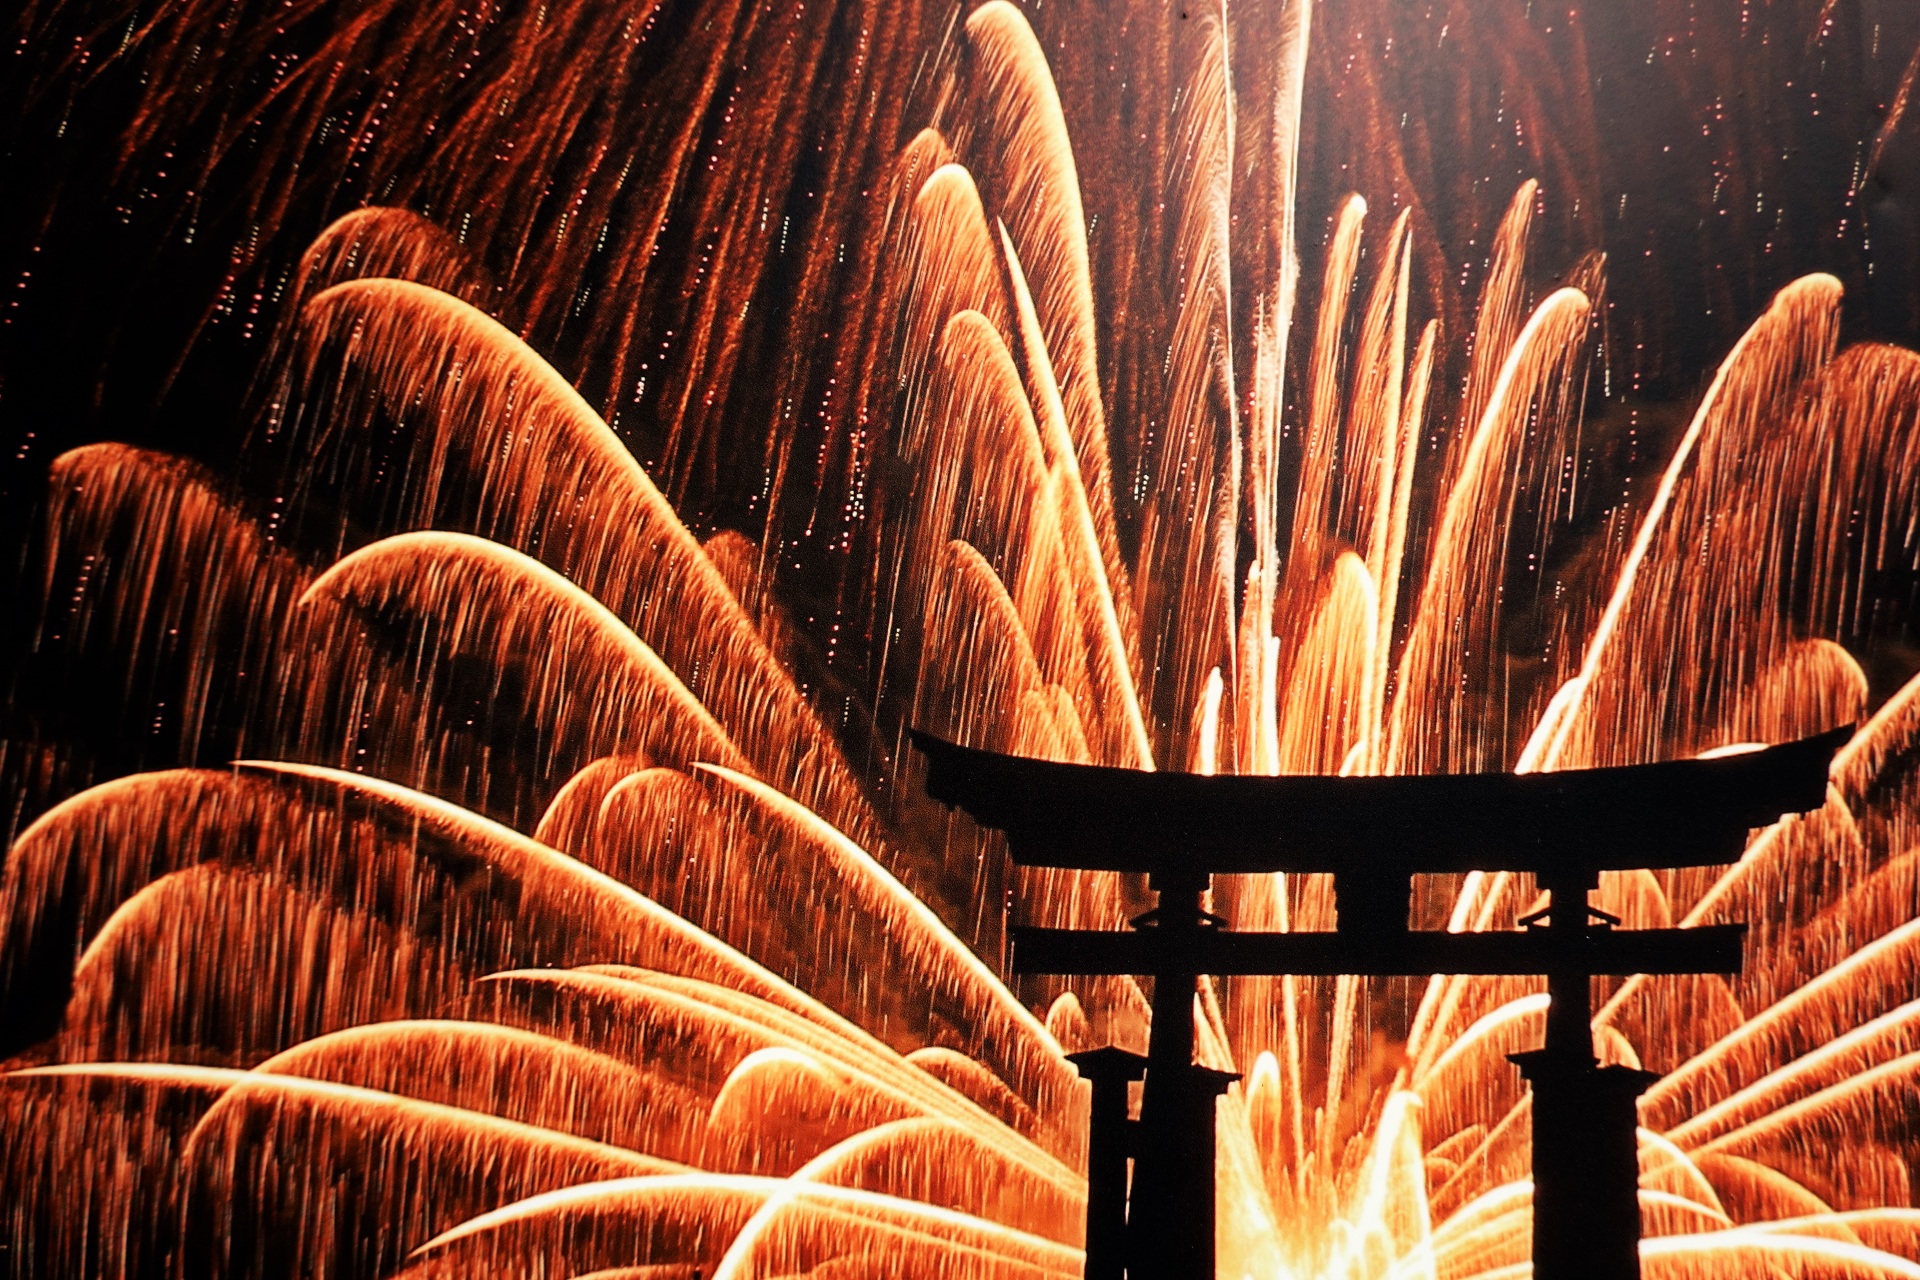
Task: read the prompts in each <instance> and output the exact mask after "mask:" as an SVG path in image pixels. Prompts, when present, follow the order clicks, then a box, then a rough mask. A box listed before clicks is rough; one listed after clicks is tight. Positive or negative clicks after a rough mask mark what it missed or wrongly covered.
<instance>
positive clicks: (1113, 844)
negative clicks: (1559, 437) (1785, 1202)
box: [913, 727, 1853, 1280]
mask: <svg viewBox="0 0 1920 1280" xmlns="http://www.w3.org/2000/svg"><path fill="white" fill-rule="evenodd" d="M1852 732H1853V731H1852V729H1851V728H1850V727H1848V728H1839V729H1834V730H1831V731H1830V732H1827V733H1824V734H1821V735H1819V736H1817V737H1812V738H1805V739H1802V740H1800V741H1798V742H1792V743H1787V744H1785V745H1783V746H1777V747H1768V748H1765V749H1763V750H1758V751H1753V752H1748V753H1745V754H1741V755H1732V756H1723V757H1720V758H1717V759H1712V760H1682V761H1674V762H1671V763H1665V764H1649V765H1635V766H1631V767H1628V768H1615V769H1586V770H1569V771H1566V772H1561V773H1544V774H1527V775H1517V774H1459V775H1434V776H1422V777H1389V778H1328V777H1279V778H1264V777H1211V776H1201V775H1198V774H1177V773H1145V772H1139V771H1135V770H1129V769H1109V768H1100V767H1096V766H1091V765H1074V764H1061V763H1057V762H1054V761H1046V760H1030V759H1025V758H1022V757H1017V756H1007V755H1000V754H997V753H994V752H989V751H977V750H974V749H972V748H968V747H961V746H956V745H955V744H953V743H950V742H945V741H943V740H941V739H939V738H935V737H932V736H931V735H928V734H924V733H915V734H914V735H913V740H914V743H915V745H917V746H918V747H919V748H920V750H921V751H922V752H923V753H924V754H925V755H926V757H927V760H928V766H929V767H928V770H927V794H928V795H930V796H931V797H933V798H934V799H936V800H939V801H942V802H944V803H946V804H949V805H952V806H954V807H957V808H959V809H961V810H963V811H965V812H966V813H967V814H969V815H970V816H971V817H972V818H973V819H974V821H976V822H978V823H979V824H980V825H982V826H984V827H990V828H994V829H997V830H1000V831H1003V832H1005V833H1006V836H1007V846H1008V849H1009V851H1010V853H1011V855H1012V857H1013V859H1014V861H1015V862H1018V863H1021V864H1023V865H1026V866H1045V867H1072V868H1080V869H1084V870H1107V871H1127V872H1135V873H1145V874H1146V875H1147V876H1148V877H1149V880H1148V883H1149V886H1150V887H1151V888H1152V889H1153V890H1155V891H1156V892H1157V893H1158V894H1159V897H1160V901H1159V905H1158V906H1157V907H1156V908H1155V909H1154V910H1152V911H1150V912H1147V913H1146V914H1145V915H1143V916H1140V917H1138V918H1136V919H1135V920H1134V921H1133V926H1134V927H1133V930H1132V931H1131V932H1121V931H1098V930H1074V929H1015V930H1014V931H1013V968H1014V970H1015V972H1017V973H1056V974H1057V973H1079V974H1143V975H1150V976H1151V977H1152V978H1153V1027H1152V1032H1151V1035H1150V1037H1149V1043H1148V1047H1147V1056H1146V1058H1145V1059H1144V1061H1143V1060H1142V1059H1141V1058H1139V1057H1138V1056H1137V1055H1134V1054H1128V1053H1123V1052H1122V1051H1120V1050H1117V1049H1100V1050H1094V1051H1092V1052H1090V1053H1084V1054H1075V1055H1074V1058H1073V1060H1074V1062H1075V1064H1076V1065H1077V1066H1079V1068H1080V1071H1081V1074H1082V1075H1084V1076H1087V1077H1088V1078H1089V1079H1091V1080H1092V1081H1093V1093H1094V1100H1093V1117H1092V1131H1091V1134H1090V1139H1091V1140H1090V1142H1089V1145H1088V1184H1089V1194H1088V1199H1087V1271H1086V1274H1087V1276H1088V1280H1114V1278H1115V1277H1118V1276H1120V1275H1121V1274H1122V1271H1123V1270H1124V1273H1125V1274H1126V1276H1128V1277H1129V1278H1130V1280H1194V1278H1195V1277H1200V1278H1210V1277H1211V1276H1212V1275H1213V1257H1214V1185H1213V1159H1214V1121H1213V1110H1214V1100H1215V1099H1216V1098H1218V1097H1219V1095H1220V1094H1221V1093H1223V1092H1224V1091H1225V1090H1226V1087H1227V1085H1228V1083H1230V1082H1231V1081H1232V1080H1234V1079H1236V1078H1237V1077H1235V1076H1233V1075H1231V1074H1230V1073H1227V1072H1220V1071H1212V1070H1209V1069H1207V1068H1205V1067H1201V1066H1198V1065H1196V1064H1195V1063H1194V1061H1193V1048H1194V1026H1193V1000H1194V992H1195V989H1196V984H1197V982H1198V979H1199V976H1200V975H1201V974H1203V973H1207V974H1283V973H1294V974H1332V973H1350V974H1363V975H1376V976H1378V975H1392V974H1414V975H1423V974H1436V973H1501V974H1530V973H1537V974H1544V975H1546V978H1547V990H1548V995H1549V1004H1548V1011H1547V1030H1546V1036H1545V1044H1544V1046H1543V1047H1542V1048H1540V1049H1537V1050H1534V1051H1532V1052H1530V1053H1522V1054H1515V1055H1514V1056H1513V1061H1514V1062H1515V1063H1516V1064H1517V1065H1518V1066H1519V1067H1520V1070H1521V1074H1522V1075H1523V1076H1524V1077H1525V1078H1526V1079H1527V1081H1528V1082H1529V1083H1530V1084H1531V1086H1532V1090H1533V1169H1534V1199H1533V1206H1534V1231H1533V1262H1534V1276H1535V1278H1536V1280H1635V1278H1636V1277H1637V1276H1638V1275H1639V1269H1640V1263H1639V1239H1640V1211H1639V1201H1638V1192H1637V1182H1638V1164H1637V1160H1636V1156H1635V1150H1636V1141H1635V1133H1634V1130H1635V1099H1636V1098H1638V1097H1639V1095H1640V1094H1641V1092H1642V1091H1644V1090H1645V1089H1646V1087H1647V1086H1648V1085H1649V1084H1650V1083H1652V1081H1653V1080H1654V1079H1655V1078H1656V1077H1654V1076H1653V1075H1651V1074H1649V1073H1647V1072H1643V1071H1635V1070H1632V1069H1630V1068H1626V1067H1603V1066H1601V1065H1600V1064H1599V1061H1598V1059H1596V1058H1595V1057H1594V1053H1593V1036H1592V1029H1591V1019H1592V1013H1591V1009H1590V1008H1589V987H1590V985H1591V980H1592V979H1593V978H1594V977H1595V976H1597V975H1625V974H1633V973H1649V974H1661V973H1737V972H1738V971H1739V969H1740V967H1741V938H1742V935H1743V934H1744V932H1745V926H1744V925H1739V924H1730V925H1714V926H1706V927H1702V928H1693V929H1635V930H1616V929H1615V928H1614V927H1613V926H1614V925H1616V924H1618V923H1619V921H1618V920H1616V919H1615V918H1614V917H1612V916H1609V915H1607V914H1606V913H1605V912H1601V911H1597V910H1595V909H1593V908H1592V907H1591V906H1589V905H1588V902H1587V894H1588V893H1589V892H1590V891H1591V890H1592V889H1594V888H1596V887H1597V886H1598V884H1599V875H1600V872H1602V871H1623V870H1631V869H1636V868H1648V869H1670V868H1676V867H1690V866H1705V865H1710V864H1713V863H1721V862H1731V861H1733V860H1735V859H1736V858H1738V857H1739V856H1740V853H1741V851H1742V849H1743V848H1744V846H1745V843H1746V839H1747V834H1748V832H1749V831H1750V830H1751V829H1753V828H1754V827H1758V826H1763V825H1766V824H1768V823H1771V822H1773V821H1775V820H1776V819H1778V818H1780V817H1781V816H1782V815H1785V814H1789V813H1805V812H1808V811H1810V810H1814V809H1818V808H1820V807H1821V806H1822V805H1823V804H1824V803H1825V802H1826V788H1827V769H1828V765H1829V763H1830V762H1831V760H1832V758H1833V754H1834V752H1835V751H1837V750H1838V749H1839V748H1840V746H1841V744H1843V743H1844V742H1845V741H1846V740H1847V739H1848V738H1849V737H1850V736H1851V735H1852ZM1274 871H1287V872H1296V873H1297V872H1327V873H1331V874H1332V875H1333V878H1334V900H1335V904H1336V911H1337V923H1336V926H1335V928H1334V929H1333V930H1332V931H1331V932H1319V933H1236V932H1234V931H1232V930H1230V929H1227V928H1225V927H1224V926H1225V922H1224V921H1222V920H1220V919H1219V918H1218V917H1216V916H1213V915H1210V914H1209V913H1208V912H1207V911H1206V910H1205V909H1204V905H1203V897H1202V895H1203V894H1204V893H1205V892H1206V889H1207V887H1208V884H1209V881H1210V879H1211V877H1212V876H1213V875H1215V874H1219V873H1227V872H1242V873H1244V872H1274ZM1459 871H1513V872H1526V873H1531V874H1532V875H1534V876H1535V877H1536V879H1537V881H1538V883H1539V885H1540V888H1541V890H1542V891H1543V892H1545V894H1546V895H1547V901H1546V904H1545V906H1543V907H1542V908H1541V909H1540V910H1538V911H1536V912H1534V913H1533V914H1531V915H1529V916H1527V917H1524V918H1523V919H1522V920H1521V922H1520V923H1521V925H1522V927H1521V928H1519V929H1515V930H1508V931H1504V932H1496V933H1446V932H1439V931H1429V930H1419V931H1416V930H1412V929H1410V928H1409V927H1408V919H1407V915H1408V903H1409V895H1410V893H1411V877H1413V876H1414V875H1418V874H1434V873H1443V872H1459ZM1143 1067H1144V1075H1145V1082H1146V1083H1145V1088H1144V1091H1143V1093H1142V1098H1141V1110H1140V1120H1139V1122H1138V1125H1137V1127H1134V1126H1131V1125H1130V1123H1129V1122H1128V1121H1127V1119H1126V1086H1127V1082H1128V1081H1130V1080H1133V1079H1137V1078H1139V1077H1140V1074H1141V1072H1142V1069H1143ZM1129 1139H1130V1141H1129ZM1122 1143H1125V1145H1124V1146H1122V1145H1121V1144H1122ZM1123 1150H1125V1151H1130V1153H1131V1155H1132V1156H1133V1163H1134V1169H1133V1184H1132V1190H1131V1194H1129V1195H1122V1194H1119V1193H1118V1192H1117V1191H1116V1188H1118V1187H1122V1186H1124V1183H1125V1171H1124V1167H1123V1166H1124V1156H1122V1155H1119V1154H1116V1152H1119V1151H1123Z"/></svg>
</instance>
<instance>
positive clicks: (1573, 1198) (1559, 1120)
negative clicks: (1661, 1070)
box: [1510, 1045, 1660, 1280]
mask: <svg viewBox="0 0 1920 1280" xmlns="http://www.w3.org/2000/svg"><path fill="white" fill-rule="evenodd" d="M1510 1056H1511V1060H1512V1061H1513V1062H1514V1063H1515V1064H1516V1065H1517V1066H1518V1067H1519V1068H1520V1074H1521V1075H1522V1076H1523V1077H1525V1079H1526V1080H1527V1083H1529V1084H1530V1085H1532V1086H1533V1092H1532V1104H1533V1273H1534V1274H1535V1275H1536V1276H1553V1277H1557V1278H1558V1280H1639V1275H1640V1195H1639V1185H1640V1157H1639V1141H1638V1127H1639V1117H1638V1103H1637V1100H1638V1098H1639V1097H1640V1095H1641V1094H1642V1093H1644V1092H1645V1091H1646V1089H1647V1087H1648V1086H1649V1085H1651V1084H1652V1083H1653V1082H1654V1081H1656V1080H1658V1079H1659V1078H1660V1077H1659V1075H1658V1074H1657V1073H1655V1072H1652V1071H1636V1070H1634V1069H1633V1068H1632V1067H1603V1066H1601V1065H1600V1064H1599V1063H1597V1062H1595V1061H1594V1060H1593V1059H1592V1058H1591V1057H1587V1058H1586V1059H1585V1061H1581V1060H1580V1059H1579V1058H1578V1057H1574V1056H1571V1055H1568V1054H1564V1053H1561V1052H1558V1051H1557V1050H1556V1049H1555V1048H1554V1047H1553V1046H1551V1045H1550V1046H1549V1047H1547V1048H1545V1049H1534V1050H1531V1051H1530V1052H1527V1053H1516V1054H1512V1055H1510Z"/></svg>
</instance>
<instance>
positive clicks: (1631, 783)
mask: <svg viewBox="0 0 1920 1280" xmlns="http://www.w3.org/2000/svg"><path fill="white" fill-rule="evenodd" d="M1852 733H1853V730H1852V728H1851V727H1848V726H1843V727H1841V728H1837V729H1833V730H1831V731H1829V732H1827V733H1823V734H1819V735H1817V736H1815V737H1811V738H1802V739H1801V740H1799V741H1798V742H1789V743H1786V744H1783V745H1781V746H1777V747H1766V748H1763V749H1761V750H1757V751H1751V752H1746V753H1742V754H1739V755H1729V756H1721V757H1717V758H1714V759H1708V760H1675V761H1668V762H1663V763H1659V764H1646V765H1632V766H1627V767H1624V768H1611V769H1579V770H1567V771H1565V772H1558V773H1535V774H1511V773H1478V774H1438V775H1425V776H1413V777H1364V778H1335V777H1320V776H1313V777H1278V778H1267V777H1248V776H1244V775H1235V776H1225V775H1223V776H1204V775H1200V774H1191V773H1146V772H1142V771H1140V770H1135V769H1112V768H1104V767H1100V766H1095V765H1080V764H1062V763H1058V762H1055V761H1048V760H1032V759H1027V758H1024V757H1020V756H1008V755H1000V754H998V753H996V752H992V751H980V750H976V749H974V748H971V747H962V746H958V745H956V744H954V743H951V742H947V741H944V740H943V739H940V738H936V737H934V736H932V735H931V734H925V733H920V732H915V733H914V734H913V740H914V743H915V745H916V746H918V747H919V748H920V750H921V751H922V752H923V753H925V755H926V757H927V760H928V770H927V794H928V795H930V796H932V797H933V798H934V799H935V800H939V801H943V802H944V803H946V804H949V805H955V806H958V807H959V808H962V809H964V810H966V811H967V812H968V813H969V814H971V815H972V816H973V818H974V819H975V821H977V822H979V823H980V825H982V826H985V827H991V828H995V829H998V830H1001V831H1004V832H1005V833H1006V836H1007V845H1008V849H1009V852H1010V853H1011V854H1012V856H1013V859H1014V861H1015V862H1018V863H1021V864H1023V865H1025V866H1038V867H1072V868H1078V869H1080V870H1087V871H1128V872H1144V873H1149V874H1152V873H1156V872H1158V873H1161V874H1166V873H1170V872H1175V871H1179V872H1184V873H1189V874H1199V875H1213V874H1232V873H1246V872H1272V871H1286V872H1334V873H1340V872H1346V873H1348V874H1350V875H1352V874H1363V875H1366V876H1367V877H1368V878H1376V877H1377V878H1380V879H1403V878H1405V877H1406V876H1409V875H1415V874H1443V873H1447V872H1460V871H1530V872H1535V873H1538V874H1542V875H1548V876H1555V877H1560V876H1564V875H1568V874H1574V875H1580V876H1584V877H1587V878H1590V877H1591V876H1592V875H1593V874H1594V873H1597V872H1600V871H1625V870H1633V869H1638V868H1650V869H1658V868H1670V867H1688V866H1703V865H1708V864H1712V863H1718V862H1732V861H1734V860H1735V859H1737V858H1738V857H1739V856H1740V853H1741V850H1742V849H1743V848H1744V847H1745V845H1746V840H1747V834H1748V832H1749V831H1751V830H1752V829H1753V828H1755V827H1759V826H1765V825H1767V824H1770V823H1772V822H1773V821H1775V820H1776V819H1777V818H1779V816H1780V815H1781V814H1782V813H1783V812H1806V811H1809V810H1812V809H1818V808H1819V807H1820V806H1821V805H1822V804H1824V803H1825V801H1826V787H1827V765H1828V762H1829V761H1830V760H1831V759H1832V758H1833V754H1834V752H1835V751H1837V750H1838V749H1839V748H1840V746H1841V745H1842V744H1843V743H1845V742H1846V741H1847V739H1848V738H1849V737H1850V736H1851V735H1852ZM1170 860H1172V861H1173V863H1174V865H1169V863H1170Z"/></svg>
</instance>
